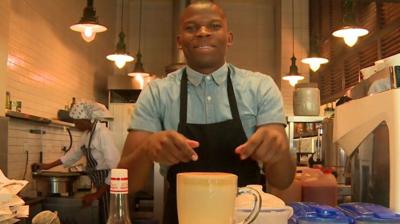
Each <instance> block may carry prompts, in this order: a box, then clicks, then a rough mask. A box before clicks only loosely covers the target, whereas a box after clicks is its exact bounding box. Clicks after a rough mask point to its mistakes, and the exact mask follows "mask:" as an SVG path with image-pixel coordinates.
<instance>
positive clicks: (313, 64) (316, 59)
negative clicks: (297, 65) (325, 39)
mask: <svg viewBox="0 0 400 224" xmlns="http://www.w3.org/2000/svg"><path fill="white" fill-rule="evenodd" d="M318 43H319V40H318V37H316V35H311V37H310V53H309V56H308V57H307V58H303V59H302V60H301V62H303V63H304V64H308V65H309V66H310V69H311V70H312V71H313V72H316V71H317V70H318V69H319V68H320V67H321V64H326V63H328V62H329V60H328V59H326V58H323V57H320V56H319V55H320V54H319V44H318Z"/></svg>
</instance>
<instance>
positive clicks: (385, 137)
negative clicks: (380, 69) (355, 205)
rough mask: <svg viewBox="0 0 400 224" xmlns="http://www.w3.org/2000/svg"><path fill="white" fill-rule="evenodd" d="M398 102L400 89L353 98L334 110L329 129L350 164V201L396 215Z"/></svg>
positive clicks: (399, 197) (399, 207)
mask: <svg viewBox="0 0 400 224" xmlns="http://www.w3.org/2000/svg"><path fill="white" fill-rule="evenodd" d="M364 84H365V83H364ZM364 89H365V88H364ZM355 90H356V91H357V88H356V89H355ZM399 102H400V89H390V90H386V91H384V92H380V93H376V94H372V95H369V96H365V97H362V98H357V99H355V98H354V97H353V100H352V101H350V102H347V103H345V104H343V105H340V106H338V107H336V112H335V118H334V128H333V141H334V142H336V143H337V144H338V145H339V146H340V147H341V148H343V149H344V151H345V152H346V154H347V155H348V156H349V158H350V161H351V175H352V179H351V184H352V201H363V202H371V203H377V204H381V205H383V206H387V207H389V208H391V209H392V210H393V211H394V212H397V213H400V175H399V173H400V163H399V161H400V138H399V136H400V107H399V104H398V103H399Z"/></svg>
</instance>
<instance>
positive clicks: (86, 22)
mask: <svg viewBox="0 0 400 224" xmlns="http://www.w3.org/2000/svg"><path fill="white" fill-rule="evenodd" d="M70 29H71V30H73V31H76V32H80V33H81V36H82V38H83V39H84V40H85V41H86V42H90V41H92V40H94V38H95V37H96V33H100V32H104V31H106V30H107V27H105V26H103V25H100V24H99V19H98V17H97V16H96V10H95V9H94V7H93V0H87V5H86V7H85V9H84V10H83V16H82V18H81V20H80V21H79V22H78V23H77V24H74V25H72V26H70Z"/></svg>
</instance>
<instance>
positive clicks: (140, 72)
mask: <svg viewBox="0 0 400 224" xmlns="http://www.w3.org/2000/svg"><path fill="white" fill-rule="evenodd" d="M128 75H129V76H132V77H139V76H140V77H142V78H146V77H149V76H150V74H149V73H147V72H145V70H144V67H143V63H142V53H140V49H139V51H138V53H137V54H136V63H135V67H134V69H133V71H132V72H130V73H128Z"/></svg>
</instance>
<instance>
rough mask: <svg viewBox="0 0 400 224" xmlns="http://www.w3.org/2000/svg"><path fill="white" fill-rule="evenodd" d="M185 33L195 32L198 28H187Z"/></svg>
mask: <svg viewBox="0 0 400 224" xmlns="http://www.w3.org/2000/svg"><path fill="white" fill-rule="evenodd" d="M185 31H187V32H194V31H196V27H195V26H186V27H185Z"/></svg>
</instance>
